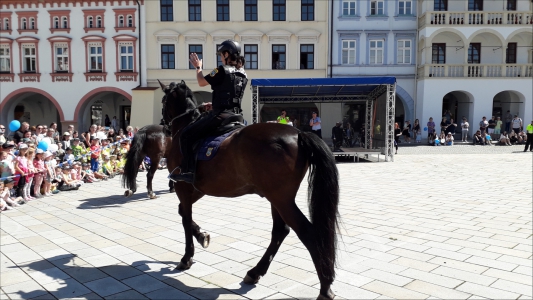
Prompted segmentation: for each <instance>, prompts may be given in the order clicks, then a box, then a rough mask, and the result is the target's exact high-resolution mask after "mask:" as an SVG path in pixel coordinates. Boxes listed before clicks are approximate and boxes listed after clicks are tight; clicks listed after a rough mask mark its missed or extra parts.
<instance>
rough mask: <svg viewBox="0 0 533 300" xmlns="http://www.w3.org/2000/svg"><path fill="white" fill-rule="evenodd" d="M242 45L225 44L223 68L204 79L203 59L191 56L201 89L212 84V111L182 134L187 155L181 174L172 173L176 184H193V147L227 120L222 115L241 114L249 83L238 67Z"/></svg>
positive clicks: (221, 47) (222, 47)
mask: <svg viewBox="0 0 533 300" xmlns="http://www.w3.org/2000/svg"><path fill="white" fill-rule="evenodd" d="M240 53H241V46H240V45H239V43H237V42H236V41H233V40H227V41H224V42H223V43H222V44H220V45H219V46H218V48H217V55H219V56H220V60H221V61H222V65H220V66H218V68H215V69H214V70H213V71H211V73H209V74H208V75H206V76H204V74H203V73H202V60H201V59H199V58H198V55H196V53H192V54H191V55H190V57H189V60H190V62H191V64H192V65H193V66H194V67H195V68H196V80H198V85H199V86H206V85H211V89H212V90H213V93H212V108H213V109H212V110H211V111H209V113H208V114H207V115H206V116H204V117H202V118H201V119H200V120H198V121H196V122H195V123H193V124H191V125H189V126H188V127H186V128H185V130H184V131H183V133H182V134H181V140H180V141H181V152H182V154H183V159H182V163H181V166H180V171H181V172H180V174H172V175H170V176H169V178H170V179H171V180H173V181H185V182H189V183H192V182H193V179H194V173H193V172H194V170H192V164H193V163H194V162H193V161H191V160H192V159H193V155H194V153H193V149H192V146H193V144H194V142H195V141H196V140H198V139H202V138H205V137H207V136H209V134H210V133H212V132H213V131H214V130H215V129H216V128H217V127H218V126H219V125H220V124H221V123H222V121H223V119H222V118H221V117H220V115H221V114H222V113H237V114H240V113H241V101H242V96H243V94H244V89H245V88H246V84H247V83H248V79H247V78H246V72H245V71H244V68H242V67H241V66H239V67H241V68H237V61H238V59H239V57H240Z"/></svg>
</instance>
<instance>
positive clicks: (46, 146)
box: [37, 141, 48, 151]
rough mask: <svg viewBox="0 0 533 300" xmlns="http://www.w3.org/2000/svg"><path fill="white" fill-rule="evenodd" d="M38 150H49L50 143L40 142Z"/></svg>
mask: <svg viewBox="0 0 533 300" xmlns="http://www.w3.org/2000/svg"><path fill="white" fill-rule="evenodd" d="M37 148H38V149H41V150H43V151H46V150H48V142H47V141H40V142H39V144H38V145H37Z"/></svg>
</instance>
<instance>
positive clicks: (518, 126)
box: [511, 115, 523, 134]
mask: <svg viewBox="0 0 533 300" xmlns="http://www.w3.org/2000/svg"><path fill="white" fill-rule="evenodd" d="M511 123H512V125H511V126H512V127H513V131H514V133H516V134H518V133H519V132H520V131H522V125H523V124H522V119H520V118H519V117H518V116H517V115H514V119H513V121H512V122H511Z"/></svg>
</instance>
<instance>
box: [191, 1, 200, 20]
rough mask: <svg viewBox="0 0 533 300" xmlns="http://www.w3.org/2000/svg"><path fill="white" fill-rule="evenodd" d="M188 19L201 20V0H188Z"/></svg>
mask: <svg viewBox="0 0 533 300" xmlns="http://www.w3.org/2000/svg"><path fill="white" fill-rule="evenodd" d="M189 21H202V3H201V0H189Z"/></svg>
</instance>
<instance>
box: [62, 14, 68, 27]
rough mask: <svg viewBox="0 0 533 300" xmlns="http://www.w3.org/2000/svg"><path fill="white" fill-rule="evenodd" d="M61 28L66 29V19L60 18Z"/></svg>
mask: <svg viewBox="0 0 533 300" xmlns="http://www.w3.org/2000/svg"><path fill="white" fill-rule="evenodd" d="M61 28H68V18H67V17H62V18H61Z"/></svg>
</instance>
